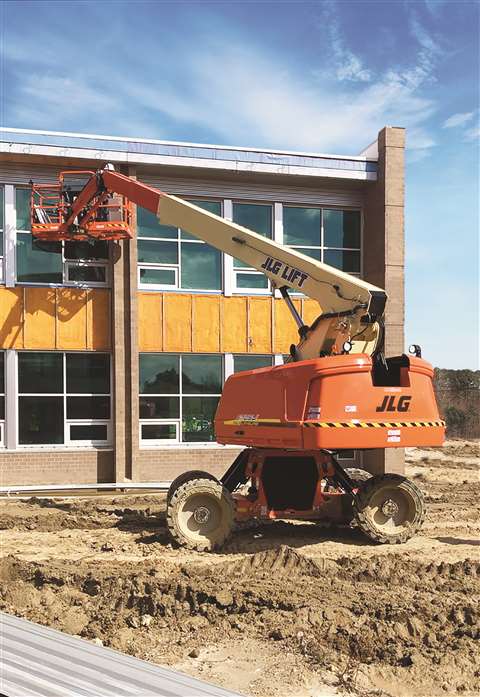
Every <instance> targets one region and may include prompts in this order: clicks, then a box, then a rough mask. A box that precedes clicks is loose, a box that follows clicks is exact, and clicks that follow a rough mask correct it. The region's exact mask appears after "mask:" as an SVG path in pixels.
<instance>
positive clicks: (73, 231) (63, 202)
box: [31, 170, 132, 242]
mask: <svg viewBox="0 0 480 697" xmlns="http://www.w3.org/2000/svg"><path fill="white" fill-rule="evenodd" d="M90 182H95V172H93V171H88V170H80V171H71V172H60V174H59V177H58V183H56V184H33V183H32V184H31V187H32V192H31V229H32V235H33V236H34V237H35V238H37V239H39V240H46V241H49V242H56V241H61V240H88V239H99V238H100V239H102V240H122V239H130V238H131V237H132V204H131V202H130V201H129V200H128V198H126V196H122V195H119V194H112V193H110V192H108V191H105V190H100V191H98V190H95V191H94V192H93V193H94V195H93V196H90V197H88V196H85V206H84V207H83V208H81V209H80V212H79V211H78V205H76V206H75V212H73V211H72V204H73V203H74V202H77V199H78V197H79V195H80V194H81V195H82V196H84V191H85V188H88V185H89V183H90Z"/></svg>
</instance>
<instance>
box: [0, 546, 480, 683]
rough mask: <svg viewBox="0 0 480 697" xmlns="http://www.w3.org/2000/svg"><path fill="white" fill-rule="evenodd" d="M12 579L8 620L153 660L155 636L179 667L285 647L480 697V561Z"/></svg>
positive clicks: (10, 563) (318, 662)
mask: <svg viewBox="0 0 480 697" xmlns="http://www.w3.org/2000/svg"><path fill="white" fill-rule="evenodd" d="M322 566H323V568H322ZM2 579H3V583H2V592H1V601H0V607H1V609H3V610H5V611H7V612H13V613H18V614H21V615H23V616H26V617H28V618H29V619H32V620H34V621H37V622H40V623H43V624H48V625H52V626H55V627H57V628H59V629H63V630H65V631H68V632H71V633H73V634H80V635H81V636H84V637H86V638H89V639H94V638H97V639H98V638H99V639H101V641H102V642H103V643H104V644H106V645H110V646H113V647H114V648H118V649H121V650H124V651H127V652H132V653H135V654H136V655H140V656H143V657H145V656H146V655H148V651H151V648H152V638H153V637H154V644H155V647H156V650H161V652H162V656H163V660H165V658H167V660H170V661H174V660H178V659H180V658H181V657H182V656H183V655H184V654H185V650H186V648H187V649H188V652H192V651H195V650H197V651H199V650H200V649H201V647H202V646H204V645H205V644H206V643H211V642H213V641H216V640H217V641H218V637H219V635H221V636H222V638H223V640H230V641H234V640H235V639H236V638H238V636H239V633H241V634H242V635H243V636H248V637H250V638H252V639H256V640H259V639H260V640H263V641H275V642H283V645H284V647H285V650H288V651H291V652H294V653H299V654H301V655H302V656H303V657H304V658H305V660H306V661H307V662H309V663H310V664H311V665H313V666H316V668H317V669H318V668H319V667H323V668H324V669H327V668H328V667H329V666H331V663H332V659H333V658H335V659H336V660H337V662H339V663H342V661H343V662H345V661H347V659H348V660H349V661H352V660H354V661H357V662H358V663H359V664H362V665H364V666H375V665H376V666H383V667H388V668H389V669H391V670H399V669H402V668H407V667H412V666H415V667H418V666H423V669H422V670H423V672H425V666H427V665H428V666H430V668H429V671H427V673H428V672H430V678H431V674H432V673H435V671H436V669H435V668H432V666H433V667H435V666H438V667H439V666H442V670H444V671H447V673H449V675H450V677H448V678H444V681H446V683H447V684H448V686H449V687H450V688H454V689H457V688H458V687H459V686H460V685H466V686H467V688H468V689H469V690H480V677H479V676H480V673H479V672H478V669H476V668H475V665H476V661H475V656H476V655H477V654H476V651H477V650H478V649H477V647H478V639H480V609H479V607H480V606H479V598H480V563H479V562H474V561H470V560H465V561H464V562H458V563H454V564H445V563H441V564H434V563H429V564H421V563H418V562H415V561H413V560H412V561H408V560H405V559H403V558H402V556H401V555H395V556H390V557H388V559H387V558H385V556H382V557H375V556H374V557H372V558H370V559H367V560H363V561H359V560H358V559H357V560H355V559H352V558H347V557H344V558H340V559H338V560H336V561H332V560H325V563H324V564H323V565H320V564H317V563H315V562H313V561H312V560H309V559H307V558H306V557H305V556H304V555H302V554H300V553H298V552H297V551H296V550H293V549H291V548H289V547H286V546H282V547H280V548H279V549H277V550H270V551H268V552H260V553H258V554H254V555H252V556H251V557H250V558H248V559H244V560H240V561H236V562H233V563H232V562H229V561H227V562H225V563H221V564H217V565H215V566H208V565H205V566H202V565H199V564H194V565H182V566H180V567H179V566H178V565H174V564H172V565H170V566H167V567H164V568H162V569H159V568H158V566H152V565H151V564H149V563H147V562H145V563H144V564H141V565H139V564H135V565H125V566H124V568H123V569H122V575H121V576H119V574H118V573H117V572H116V571H115V572H114V569H113V568H110V569H109V568H108V567H103V568H102V569H98V567H96V566H95V565H94V564H87V563H85V564H82V565H74V564H71V565H64V566H63V567H62V568H60V567H58V566H55V565H52V564H49V565H42V564H30V563H26V562H20V561H19V560H16V559H14V558H12V557H8V558H6V559H5V560H4V562H3V568H2ZM440 594H441V597H442V601H441V602H438V599H439V597H440ZM152 633H153V634H152ZM459 664H461V665H462V666H463V668H462V671H461V674H459V673H458V672H456V671H453V667H454V666H455V665H459ZM449 671H450V672H449ZM452 671H453V672H452ZM425 677H426V675H424V676H423V678H422V679H425Z"/></svg>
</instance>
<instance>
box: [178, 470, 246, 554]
mask: <svg viewBox="0 0 480 697" xmlns="http://www.w3.org/2000/svg"><path fill="white" fill-rule="evenodd" d="M234 516H235V509H234V502H233V499H232V496H231V494H230V492H229V491H228V489H226V488H225V487H224V486H223V485H222V484H221V483H220V482H218V481H215V480H212V479H205V478H196V479H188V480H187V481H186V482H184V483H183V484H182V485H181V486H179V487H178V488H177V489H176V490H175V491H174V492H172V496H171V498H170V500H169V501H168V503H167V526H168V530H169V532H170V534H171V536H172V537H173V539H174V540H175V541H176V542H178V544H179V545H181V546H183V547H188V548H189V549H196V550H198V551H200V552H203V551H206V552H210V551H213V550H215V549H218V548H219V547H221V546H222V545H223V544H224V542H226V540H227V539H228V537H229V536H230V534H231V532H232V529H233V523H234Z"/></svg>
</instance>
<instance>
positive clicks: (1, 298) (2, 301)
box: [0, 287, 23, 349]
mask: <svg viewBox="0 0 480 697" xmlns="http://www.w3.org/2000/svg"><path fill="white" fill-rule="evenodd" d="M0 348H4V349H8V348H23V288H2V287H0Z"/></svg>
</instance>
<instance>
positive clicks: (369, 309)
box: [157, 194, 387, 360]
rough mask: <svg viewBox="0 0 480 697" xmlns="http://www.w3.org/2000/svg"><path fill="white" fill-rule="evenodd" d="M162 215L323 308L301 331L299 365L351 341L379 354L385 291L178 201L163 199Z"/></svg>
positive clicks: (363, 350) (165, 221)
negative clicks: (379, 320)
mask: <svg viewBox="0 0 480 697" xmlns="http://www.w3.org/2000/svg"><path fill="white" fill-rule="evenodd" d="M157 215H158V218H159V220H160V222H161V223H162V224H164V225H173V226H174V227H179V228H182V229H184V230H186V231H187V232H190V233H191V234H193V235H195V236H196V237H198V238H199V239H201V240H203V241H204V242H208V244H210V245H211V246H212V247H215V248H216V249H220V250H221V251H222V252H226V253H227V254H230V255H232V256H233V257H236V258H237V259H240V260H241V261H242V262H244V263H246V264H249V265H250V266H252V267H253V268H255V269H258V271H261V272H262V273H264V274H265V275H266V276H267V277H268V278H269V279H270V281H271V282H272V284H273V285H274V286H276V287H278V288H281V287H282V286H286V287H287V288H290V289H292V290H294V291H300V292H302V293H303V294H304V295H306V296H308V297H309V298H313V299H314V300H316V301H317V302H318V303H319V305H320V308H319V309H320V311H321V315H320V317H319V318H318V319H317V320H316V321H315V322H314V323H313V325H312V326H311V327H309V328H307V329H306V328H303V329H302V330H301V340H300V342H299V343H298V344H297V346H296V348H295V351H294V355H295V358H296V360H306V359H309V358H317V357H318V356H320V355H329V354H331V353H339V352H341V350H342V346H343V344H344V342H345V341H346V340H348V341H351V343H352V346H353V348H352V351H353V352H354V353H367V354H369V355H371V354H372V353H373V352H374V351H375V350H376V348H377V346H378V342H379V338H380V336H381V331H380V327H379V325H378V323H377V322H375V321H372V320H375V319H376V318H379V319H380V318H381V317H382V315H383V310H384V306H385V302H386V297H387V296H386V294H385V292H384V291H383V290H382V289H381V288H377V287H376V286H373V285H372V284H370V283H367V282H366V281H362V280H361V279H360V278H357V277H355V276H351V275H350V274H347V273H344V272H343V271H339V270H338V269H335V268H334V267H332V266H329V265H328V264H323V263H321V262H319V261H316V260H315V259H312V258H311V257H307V256H305V255H304V254H301V253H300V252H297V251H295V250H294V249H290V248H289V247H284V246H283V245H281V244H278V243H277V242H274V241H273V240H270V239H268V238H266V237H263V236H262V235H259V234H257V233H256V232H253V231H252V230H248V229H247V228H244V227H241V226H240V225H236V224H235V223H233V222H230V221H228V220H225V219H223V218H220V217H219V216H217V215H214V214H213V213H210V212H208V211H205V210H203V209H201V208H198V207H197V206H195V205H194V204H191V203H188V202H187V201H183V200H182V199H179V198H177V197H176V196H171V195H168V194H162V195H161V196H160V202H159V206H158V211H157ZM291 309H292V306H291ZM292 311H293V312H294V313H295V310H294V309H292ZM338 313H341V314H340V316H339V314H338ZM332 315H333V316H332ZM369 315H370V317H369ZM296 319H297V322H298V323H299V324H301V323H302V322H301V319H299V318H296ZM362 320H363V321H362Z"/></svg>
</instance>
